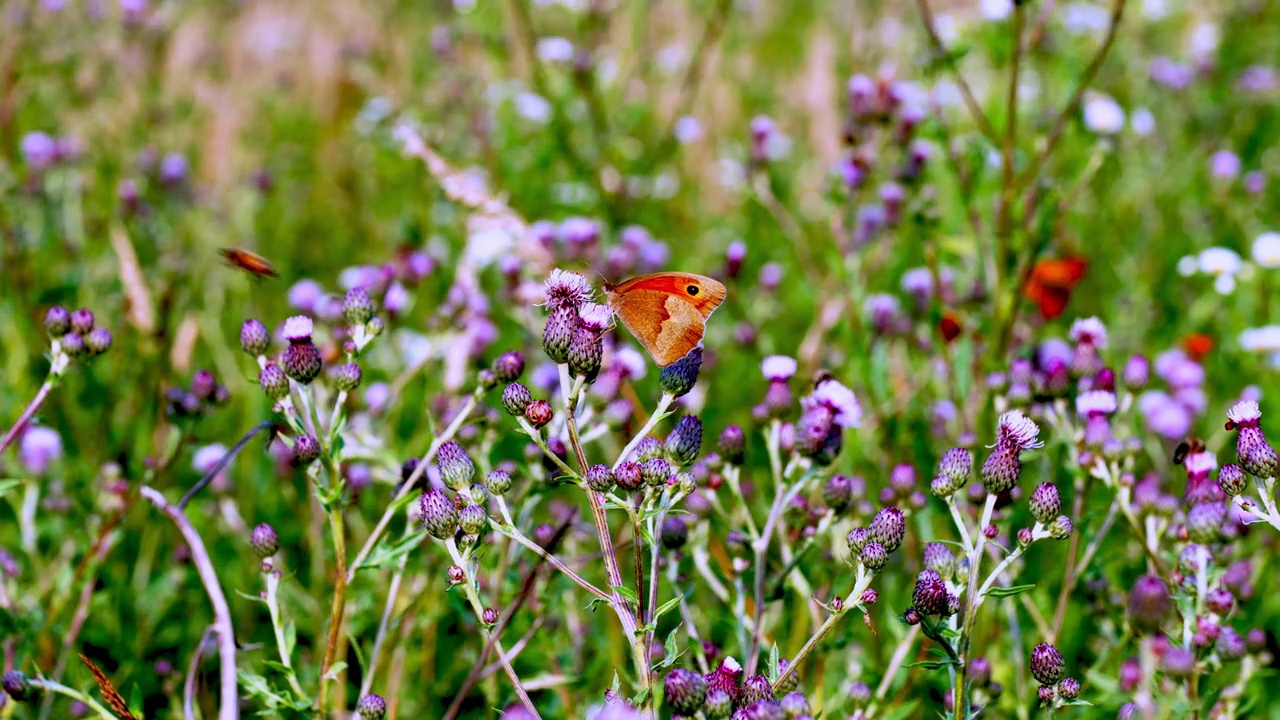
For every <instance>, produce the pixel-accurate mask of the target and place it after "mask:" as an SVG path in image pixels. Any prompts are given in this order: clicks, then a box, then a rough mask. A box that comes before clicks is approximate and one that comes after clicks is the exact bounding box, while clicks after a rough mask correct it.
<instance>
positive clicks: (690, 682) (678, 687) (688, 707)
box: [662, 668, 707, 715]
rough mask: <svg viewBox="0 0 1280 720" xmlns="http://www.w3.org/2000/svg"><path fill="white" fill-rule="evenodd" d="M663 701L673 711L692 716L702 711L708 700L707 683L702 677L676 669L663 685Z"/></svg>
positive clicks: (669, 674)
mask: <svg viewBox="0 0 1280 720" xmlns="http://www.w3.org/2000/svg"><path fill="white" fill-rule="evenodd" d="M662 694H663V699H664V701H665V702H666V704H667V705H669V706H670V707H671V709H672V710H674V711H676V712H678V713H684V714H686V715H692V714H694V713H696V712H698V711H699V710H701V709H702V705H703V703H705V702H706V699H707V681H706V679H705V678H704V677H702V676H701V675H699V674H697V673H695V672H691V671H689V670H685V669H684V668H676V669H675V670H672V671H671V672H670V673H668V674H667V679H666V680H665V681H664V682H663V683H662Z"/></svg>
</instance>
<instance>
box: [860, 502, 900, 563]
mask: <svg viewBox="0 0 1280 720" xmlns="http://www.w3.org/2000/svg"><path fill="white" fill-rule="evenodd" d="M867 531H868V532H869V533H870V537H871V540H872V541H873V542H876V543H879V544H880V545H883V546H884V549H885V550H887V551H889V552H893V551H894V550H897V549H898V547H899V546H900V545H902V540H903V538H905V537H906V534H907V522H906V517H905V516H904V515H903V514H902V511H901V510H899V509H898V508H896V507H893V506H892V505H890V506H889V507H886V508H881V510H880V512H878V513H876V516H875V517H874V518H872V520H871V524H870V525H869V526H868V527H867Z"/></svg>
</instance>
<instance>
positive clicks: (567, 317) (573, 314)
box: [542, 305, 578, 365]
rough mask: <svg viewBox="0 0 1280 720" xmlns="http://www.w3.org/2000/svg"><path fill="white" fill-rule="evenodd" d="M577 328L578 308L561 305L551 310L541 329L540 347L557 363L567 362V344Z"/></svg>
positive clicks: (571, 339)
mask: <svg viewBox="0 0 1280 720" xmlns="http://www.w3.org/2000/svg"><path fill="white" fill-rule="evenodd" d="M577 330H578V309H577V308H576V307H570V306H567V305H566V306H563V307H559V308H556V309H555V310H552V311H551V315H549V316H548V317H547V324H546V326H545V327H544V328H543V330H542V349H543V351H545V352H546V353H547V357H549V358H551V360H552V361H553V362H555V363H557V364H560V365H563V364H565V363H567V362H569V346H570V345H571V344H572V343H573V336H574V333H575V332H577Z"/></svg>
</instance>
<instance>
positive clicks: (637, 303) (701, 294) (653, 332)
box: [604, 272, 728, 367]
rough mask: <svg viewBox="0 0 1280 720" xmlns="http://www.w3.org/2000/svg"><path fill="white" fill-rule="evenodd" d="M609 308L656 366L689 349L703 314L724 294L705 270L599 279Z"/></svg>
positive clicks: (701, 325)
mask: <svg viewBox="0 0 1280 720" xmlns="http://www.w3.org/2000/svg"><path fill="white" fill-rule="evenodd" d="M604 292H605V296H606V297H607V298H608V300H609V307H610V309H612V310H613V312H614V313H615V314H616V315H617V316H618V317H620V318H622V323H623V324H624V325H626V326H627V329H628V330H630V331H631V334H632V335H635V336H636V339H637V340H639V341H640V344H642V345H644V347H645V349H646V350H648V351H649V354H650V355H652V356H653V359H654V360H655V361H656V362H657V363H658V365H659V366H660V367H666V366H668V365H670V364H671V363H673V362H675V361H677V360H679V359H680V358H682V357H684V356H685V355H688V354H689V351H690V350H693V348H695V347H697V345H698V344H699V343H701V342H702V336H703V334H704V333H705V332H706V329H707V318H709V317H711V313H713V312H715V310H716V308H718V307H720V303H722V302H724V297H725V295H726V294H727V293H728V290H727V289H726V288H725V286H724V284H723V283H721V282H720V281H719V280H713V279H711V278H709V277H706V276H705V275H694V274H693V273H681V272H667V273H654V274H652V275H641V276H640V277H634V278H631V279H630V280H626V281H623V282H622V283H620V284H618V285H612V284H610V283H607V282H606V283H605V284H604Z"/></svg>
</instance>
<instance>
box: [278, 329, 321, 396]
mask: <svg viewBox="0 0 1280 720" xmlns="http://www.w3.org/2000/svg"><path fill="white" fill-rule="evenodd" d="M280 363H281V365H283V366H284V372H285V374H286V375H288V376H289V377H290V378H293V379H294V380H296V381H297V382H299V383H301V384H303V385H309V384H311V381H312V380H315V379H316V376H317V375H319V374H320V370H321V368H322V367H323V360H322V359H321V357H320V350H319V349H318V348H317V347H316V346H315V343H313V342H311V340H310V338H308V339H305V340H298V341H290V342H289V347H287V348H285V350H284V356H283V357H281V359H280Z"/></svg>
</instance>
